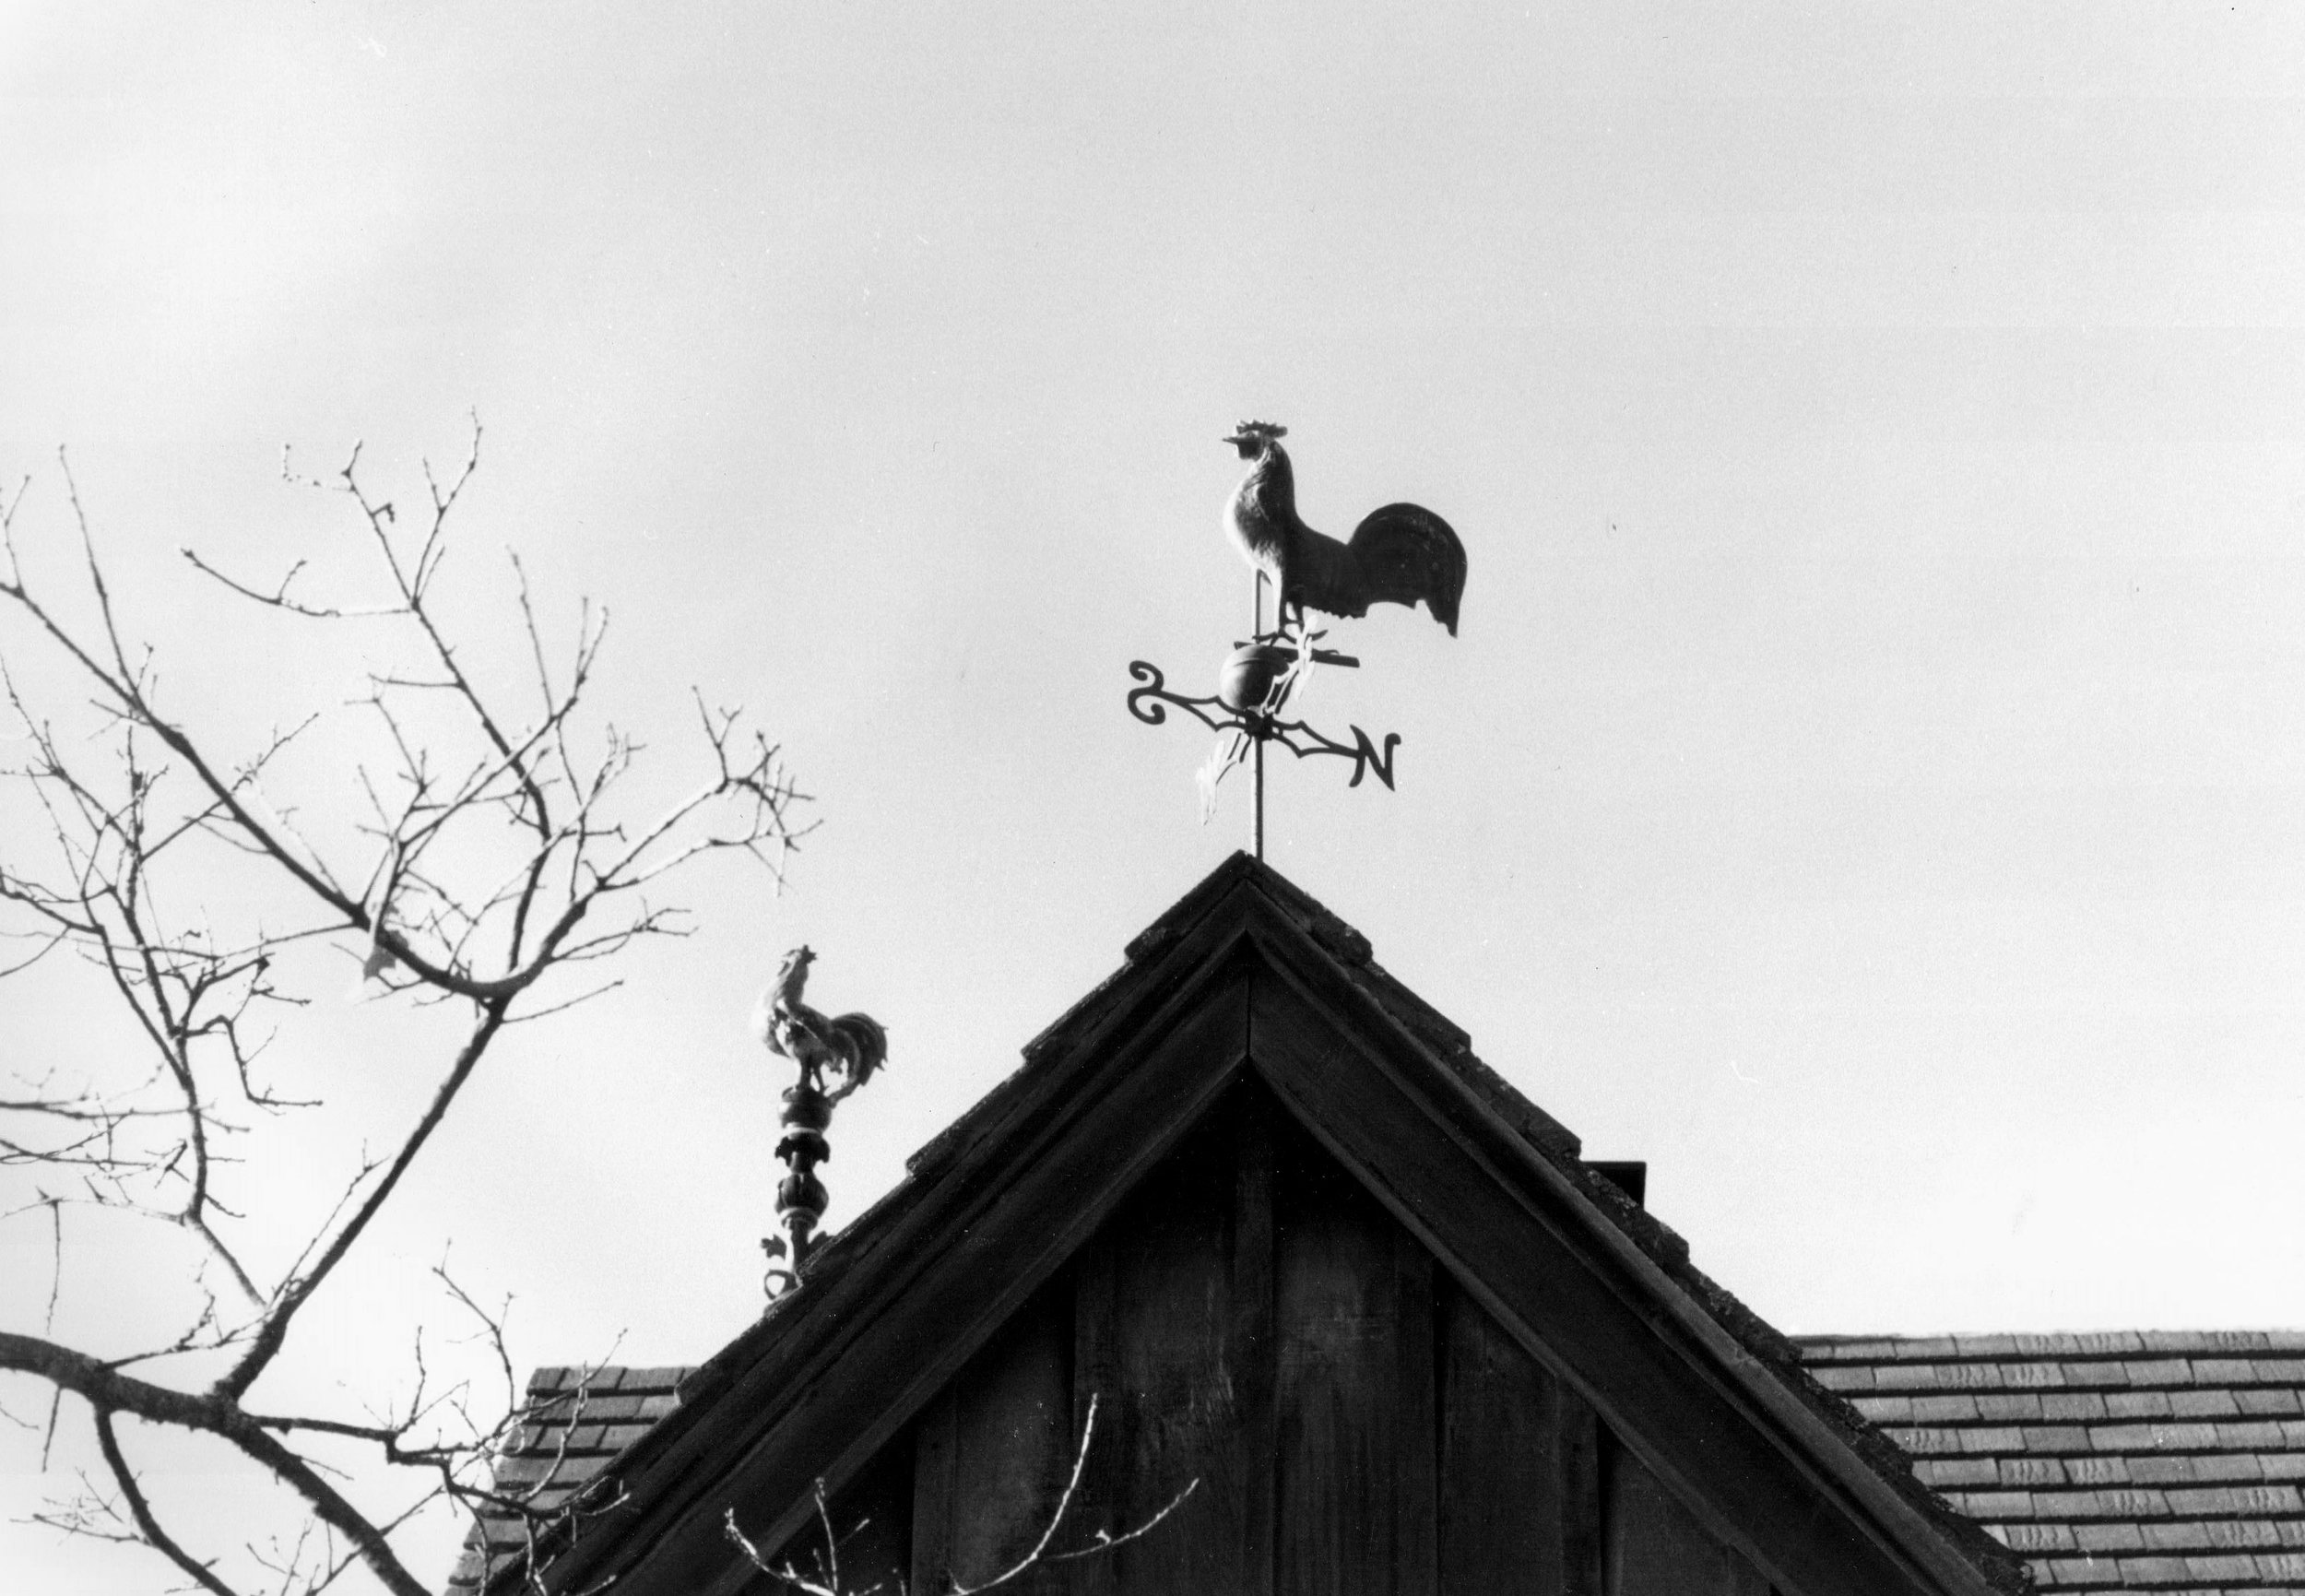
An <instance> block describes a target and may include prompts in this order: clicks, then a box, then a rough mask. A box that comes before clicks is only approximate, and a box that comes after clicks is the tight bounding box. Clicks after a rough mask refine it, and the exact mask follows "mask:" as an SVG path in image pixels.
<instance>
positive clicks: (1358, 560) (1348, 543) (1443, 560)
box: [1129, 421, 1465, 858]
mask: <svg viewBox="0 0 2305 1596" xmlns="http://www.w3.org/2000/svg"><path fill="white" fill-rule="evenodd" d="M1287 435H1288V429H1287V428H1286V427H1283V426H1281V425H1279V424H1278V423H1276V422H1272V421H1243V422H1242V423H1241V424H1240V426H1239V427H1238V428H1237V429H1236V430H1235V432H1233V434H1232V435H1231V436H1230V437H1228V438H1226V439H1225V440H1224V441H1225V442H1226V443H1230V444H1231V445H1232V446H1233V447H1234V448H1235V449H1236V450H1238V451H1239V452H1240V457H1241V458H1242V459H1244V460H1247V462H1248V463H1249V466H1248V475H1247V476H1246V477H1244V478H1243V479H1241V483H1240V486H1239V487H1238V488H1236V489H1235V490H1234V492H1233V496H1232V498H1231V500H1230V501H1229V502H1227V503H1226V505H1225V510H1224V527H1225V531H1226V532H1227V533H1228V534H1229V535H1230V537H1231V538H1232V540H1233V543H1234V545H1235V547H1236V548H1237V549H1239V550H1240V551H1241V553H1242V555H1243V556H1244V557H1245V558H1246V559H1247V562H1248V563H1249V566H1250V568H1251V569H1252V570H1254V571H1255V573H1256V590H1255V603H1254V609H1253V610H1252V623H1251V626H1250V629H1249V640H1248V641H1247V643H1245V644H1240V645H1239V646H1238V647H1236V648H1235V649H1234V651H1233V653H1232V656H1230V657H1229V658H1227V659H1226V660H1225V662H1224V668H1223V673H1222V675H1221V676H1220V677H1219V678H1218V685H1217V692H1216V695H1215V696H1214V697H1212V698H1188V697H1186V696H1184V695H1183V694H1181V693H1176V692H1169V691H1168V690H1167V687H1166V685H1165V683H1164V679H1163V677H1162V674H1161V671H1160V669H1159V668H1158V667H1156V666H1153V665H1150V664H1148V663H1146V662H1145V661H1143V660H1141V659H1140V660H1134V661H1131V662H1130V664H1129V675H1131V676H1132V677H1134V678H1135V679H1136V680H1138V681H1139V682H1140V683H1141V684H1142V685H1141V686H1139V687H1136V688H1134V689H1132V690H1131V691H1130V692H1129V714H1131V715H1135V716H1136V717H1137V718H1138V719H1139V720H1141V721H1143V722H1144V723H1145V724H1147V725H1148V726H1158V725H1160V724H1161V723H1162V722H1163V721H1164V720H1165V719H1166V718H1167V711H1166V709H1165V708H1164V705H1169V704H1174V705H1176V707H1177V708H1180V709H1182V710H1184V711H1185V712H1186V713H1188V714H1189V715H1192V716H1193V717H1194V718H1195V719H1197V720H1199V721H1200V723H1201V724H1202V725H1204V726H1206V727H1210V728H1211V729H1212V730H1213V731H1215V732H1216V733H1217V746H1216V749H1215V751H1213V752H1212V754H1211V755H1210V757H1209V761H1208V763H1206V764H1204V765H1203V766H1202V767H1201V769H1200V798H1201V809H1200V813H1201V819H1202V820H1203V821H1206V820H1207V819H1208V818H1209V817H1210V815H1211V814H1212V812H1213V811H1214V810H1215V805H1216V789H1217V784H1218V783H1220V782H1221V781H1223V779H1224V776H1225V774H1227V773H1228V772H1229V771H1231V770H1232V769H1233V768H1234V767H1235V765H1238V764H1240V763H1244V762H1246V761H1247V760H1248V759H1249V758H1250V756H1251V755H1252V753H1253V755H1254V760H1255V770H1256V800H1255V807H1254V809H1253V810H1252V811H1251V813H1252V817H1253V818H1252V820H1251V822H1250V833H1249V834H1250V837H1251V839H1252V846H1253V847H1254V849H1255V851H1256V854H1257V857H1259V858H1262V857H1264V751H1265V744H1267V743H1268V742H1274V743H1278V744H1280V745H1281V746H1282V747H1283V748H1284V749H1286V750H1288V751H1289V752H1291V753H1293V754H1294V755H1295V756H1296V757H1297V758H1299V759H1305V758H1308V757H1310V756H1312V755H1315V754H1335V755H1337V756H1339V757H1340V758H1344V759H1350V760H1351V761H1352V762H1353V779H1352V781H1351V782H1350V783H1349V784H1348V785H1350V786H1360V785H1361V778H1362V777H1363V776H1364V775H1366V774H1369V773H1370V772H1372V771H1373V772H1375V773H1376V776H1377V780H1378V781H1380V782H1382V783H1383V784H1384V785H1385V786H1386V787H1388V788H1390V787H1391V786H1392V754H1393V750H1394V748H1395V747H1396V746H1397V745H1398V744H1399V743H1400V741H1401V737H1400V734H1399V733H1397V732H1389V733H1387V734H1386V736H1385V738H1384V741H1383V745H1382V746H1381V747H1379V746H1378V744H1377V742H1376V741H1374V740H1373V739H1371V738H1370V737H1369V735H1368V734H1367V733H1366V732H1365V731H1363V730H1362V729H1361V728H1360V727H1357V726H1356V727H1353V728H1352V731H1353V740H1352V741H1351V742H1349V743H1347V742H1342V741H1339V740H1338V739H1334V738H1331V737H1328V736H1326V735H1324V734H1323V733H1320V732H1318V731H1315V730H1314V729H1313V728H1312V727H1310V726H1308V725H1306V723H1305V722H1304V721H1303V720H1301V719H1300V720H1283V719H1282V718H1281V712H1282V710H1283V708H1285V707H1286V706H1287V705H1288V703H1289V702H1290V700H1291V699H1292V697H1294V696H1296V695H1299V694H1301V692H1303V690H1304V687H1305V685H1306V682H1307V681H1308V680H1310V678H1311V674H1312V670H1313V668H1314V667H1315V666H1317V665H1338V666H1345V667H1353V666H1357V665H1359V664H1360V661H1359V660H1357V659H1354V658H1353V657H1351V656H1348V655H1344V654H1340V653H1337V652H1336V651H1334V650H1332V649H1327V648H1321V647H1318V646H1316V645H1317V644H1318V642H1319V640H1320V639H1322V638H1323V637H1326V636H1327V635H1328V633H1327V632H1317V631H1314V630H1313V629H1312V628H1311V626H1310V624H1309V623H1308V622H1307V621H1306V611H1308V610H1311V611H1317V612H1318V613H1320V614H1323V615H1333V616H1336V617H1339V618H1340V619H1357V618H1358V617H1361V616H1364V615H1366V614H1367V613H1368V608H1369V606H1370V605H1372V604H1401V605H1407V606H1409V607H1411V608H1414V607H1415V606H1416V605H1418V604H1423V605H1424V608H1425V609H1427V610H1429V611H1430V612H1431V614H1432V616H1433V619H1434V620H1436V621H1439V622H1440V623H1441V624H1442V625H1443V626H1446V627H1447V628H1448V634H1449V635H1450V636H1451V637H1454V636H1455V635H1456V634H1457V611H1458V607H1459V605H1460V602H1461V601H1462V599H1463V597H1464V590H1465V550H1464V545H1463V544H1462V543H1461V542H1460V541H1458V538H1457V534H1456V532H1455V531H1454V530H1452V529H1451V528H1450V526H1449V525H1448V522H1446V521H1444V520H1442V519H1441V518H1440V517H1439V516H1438V515H1436V514H1433V512H1432V511H1430V510H1427V509H1425V508H1424V506H1423V505H1421V504H1405V503H1401V504H1387V505H1385V506H1384V507H1383V508H1381V509H1377V510H1373V511H1371V512H1370V513H1369V514H1367V515H1365V517H1363V518H1362V521H1361V524H1360V525H1359V526H1356V527H1354V528H1353V536H1352V537H1351V538H1348V539H1346V540H1345V541H1343V542H1342V543H1340V542H1339V541H1337V539H1335V538H1329V537H1324V536H1323V535H1321V534H1320V533H1318V532H1316V531H1314V530H1313V529H1312V528H1311V527H1310V526H1306V525H1305V522H1304V519H1303V518H1302V517H1301V516H1299V515H1298V514H1297V513H1296V473H1295V470H1294V467H1292V466H1291V465H1290V463H1289V456H1288V451H1287V450H1285V449H1283V448H1282V447H1281V440H1282V439H1283V437H1285V436H1287ZM1268 582H1270V583H1271V586H1272V589H1273V595H1274V606H1273V624H1272V629H1271V631H1267V630H1266V628H1265V621H1264V590H1265V586H1266V584H1267V583H1268Z"/></svg>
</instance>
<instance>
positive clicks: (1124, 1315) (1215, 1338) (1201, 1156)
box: [1058, 1094, 1270, 1593]
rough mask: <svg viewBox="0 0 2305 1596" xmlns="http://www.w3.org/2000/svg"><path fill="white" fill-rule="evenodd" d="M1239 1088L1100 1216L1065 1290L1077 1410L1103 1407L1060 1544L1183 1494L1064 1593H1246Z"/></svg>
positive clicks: (1143, 1515)
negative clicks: (1069, 1292) (1238, 1291)
mask: <svg viewBox="0 0 2305 1596" xmlns="http://www.w3.org/2000/svg"><path fill="white" fill-rule="evenodd" d="M1235 1107H1236V1096H1235V1094H1227V1095H1226V1097H1225V1099H1224V1100H1223V1102H1221V1103H1220V1104H1219V1105H1217V1106H1216V1107H1215V1108H1214V1109H1212V1112H1211V1115H1210V1117H1209V1118H1208V1119H1206V1120H1204V1121H1203V1122H1202V1124H1201V1125H1200V1127H1199V1128H1198V1129H1195V1130H1194V1131H1193V1132H1192V1133H1191V1134H1190V1135H1189V1136H1188V1137H1187V1138H1186V1140H1185V1141H1183V1143H1181V1144H1180V1145H1179V1146H1178V1147H1177V1149H1176V1152H1174V1153H1171V1154H1170V1155H1169V1157H1168V1158H1167V1159H1166V1160H1165V1161H1164V1162H1163V1164H1161V1165H1160V1167H1159V1168H1157V1169H1156V1170H1154V1171H1153V1172H1152V1175H1150V1176H1147V1177H1146V1179H1145V1181H1144V1184H1143V1185H1142V1186H1141V1187H1140V1188H1138V1189H1137V1190H1136V1191H1135V1192H1134V1193H1132V1194H1131V1195H1130V1196H1129V1200H1127V1201H1126V1202H1124V1203H1123V1204H1122V1205H1121V1206H1120V1208H1119V1209H1118V1210H1117V1211H1116V1212H1115V1213H1114V1215H1113V1218H1112V1219H1111V1220H1110V1221H1109V1222H1108V1223H1107V1224H1106V1225H1105V1230H1104V1231H1102V1232H1100V1233H1099V1235H1098V1237H1097V1239H1096V1240H1095V1241H1094V1242H1093V1243H1092V1244H1091V1246H1090V1248H1089V1250H1088V1252H1087V1253H1086V1254H1085V1255H1084V1256H1083V1259H1082V1266H1081V1271H1080V1286H1079V1291H1078V1295H1077V1296H1076V1297H1075V1325H1076V1330H1075V1334H1076V1342H1075V1354H1074V1369H1075V1377H1074V1378H1075V1384H1074V1389H1073V1406H1074V1411H1075V1412H1076V1413H1085V1412H1086V1411H1087V1406H1088V1402H1089V1401H1090V1399H1091V1398H1092V1397H1093V1398H1095V1399H1096V1401H1097V1402H1098V1420H1097V1430H1096V1436H1095V1442H1094V1446H1093V1449H1092V1451H1091V1453H1090V1456H1089V1459H1088V1463H1087V1467H1086V1470H1085V1472H1084V1475H1083V1484H1082V1502H1081V1504H1080V1507H1079V1510H1078V1511H1077V1512H1076V1514H1075V1516H1074V1521H1073V1522H1072V1523H1071V1524H1070V1526H1069V1528H1068V1531H1067V1532H1066V1533H1065V1534H1064V1535H1062V1536H1060V1537H1059V1541H1058V1543H1059V1544H1061V1545H1066V1546H1073V1545H1080V1544H1082V1543H1085V1541H1086V1539H1087V1538H1088V1537H1089V1536H1091V1535H1093V1533H1094V1532H1095V1531H1099V1530H1102V1531H1107V1532H1109V1533H1112V1534H1116V1535H1118V1534H1123V1533H1126V1532H1128V1531H1131V1530H1133V1529H1136V1528H1137V1527H1139V1526H1141V1525H1142V1524H1144V1523H1146V1522H1147V1521H1149V1520H1150V1519H1152V1517H1153V1516H1154V1515H1156V1514H1158V1513H1160V1512H1161V1511H1162V1510H1163V1509H1164V1507H1167V1506H1168V1505H1169V1504H1170V1503H1172V1502H1176V1499H1177V1497H1178V1496H1179V1495H1180V1494H1182V1493H1184V1492H1186V1491H1187V1490H1188V1488H1189V1490H1190V1493H1191V1494H1190V1495H1189V1496H1186V1497H1185V1499H1184V1500H1183V1502H1182V1503H1181V1504H1180V1505H1179V1506H1177V1507H1176V1510H1175V1511H1174V1512H1173V1513H1171V1514H1170V1515H1169V1517H1168V1518H1167V1519H1165V1520H1164V1521H1163V1522H1162V1524H1161V1525H1160V1527H1159V1528H1157V1529H1156V1530H1154V1531H1152V1533H1151V1534H1149V1535H1146V1536H1144V1537H1143V1538H1142V1539H1141V1540H1137V1541H1132V1542H1130V1543H1128V1544H1127V1545H1124V1546H1122V1547H1119V1548H1118V1549H1117V1550H1116V1551H1114V1552H1112V1553H1110V1554H1105V1555H1096V1556H1093V1557H1089V1558H1083V1559H1082V1560H1081V1561H1079V1562H1078V1563H1076V1564H1073V1565H1071V1566H1070V1567H1071V1573H1070V1583H1069V1584H1068V1586H1067V1589H1068V1590H1072V1591H1076V1592H1083V1593H1087V1592H1100V1591H1111V1590H1228V1591H1230V1590H1248V1589H1250V1588H1251V1587H1252V1584H1253V1579H1252V1577H1251V1575H1250V1572H1249V1570H1250V1568H1251V1566H1253V1564H1252V1560H1253V1558H1254V1556H1255V1555H1256V1554H1255V1551H1254V1549H1253V1547H1252V1544H1251V1537H1250V1531H1249V1525H1248V1521H1247V1513H1248V1510H1249V1507H1250V1504H1251V1502H1252V1501H1253V1499H1254V1497H1255V1496H1256V1495H1257V1493H1256V1491H1255V1489H1254V1486H1255V1484H1257V1483H1258V1482H1259V1481H1261V1480H1262V1479H1263V1478H1265V1477H1267V1476H1268V1475H1269V1472H1270V1470H1269V1467H1268V1466H1267V1464H1266V1462H1265V1459H1266V1458H1267V1457H1269V1454H1261V1455H1260V1454H1256V1453H1253V1452H1251V1451H1250V1450H1249V1448H1247V1445H1246V1437H1245V1432H1244V1428H1243V1422H1242V1420H1243V1415H1242V1411H1241V1403H1240V1397H1241V1394H1242V1392H1243V1390H1244V1389H1245V1388H1247V1387H1248V1386H1250V1385H1251V1384H1253V1380H1252V1379H1251V1370H1250V1369H1249V1368H1248V1367H1247V1366H1246V1365H1247V1364H1250V1363H1253V1362H1254V1360H1255V1357H1256V1356H1259V1355H1262V1356H1269V1355H1270V1346H1269V1344H1258V1345H1256V1346H1254V1347H1253V1348H1244V1347H1243V1346H1242V1344H1241V1342H1239V1341H1238V1340H1237V1339H1236V1332H1237V1329H1238V1315H1237V1313H1236V1311H1235V1301H1234V1288H1235V1277H1236V1273H1237V1271H1236V1269H1235V1251H1236V1245H1235V1231H1236V1220H1235V1214H1236V1196H1237V1188H1238V1185H1239V1182H1238V1180H1237V1178H1236V1176H1235V1162H1236V1141H1237V1133H1236V1130H1235V1120H1236V1118H1237V1115H1236V1113H1235Z"/></svg>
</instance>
